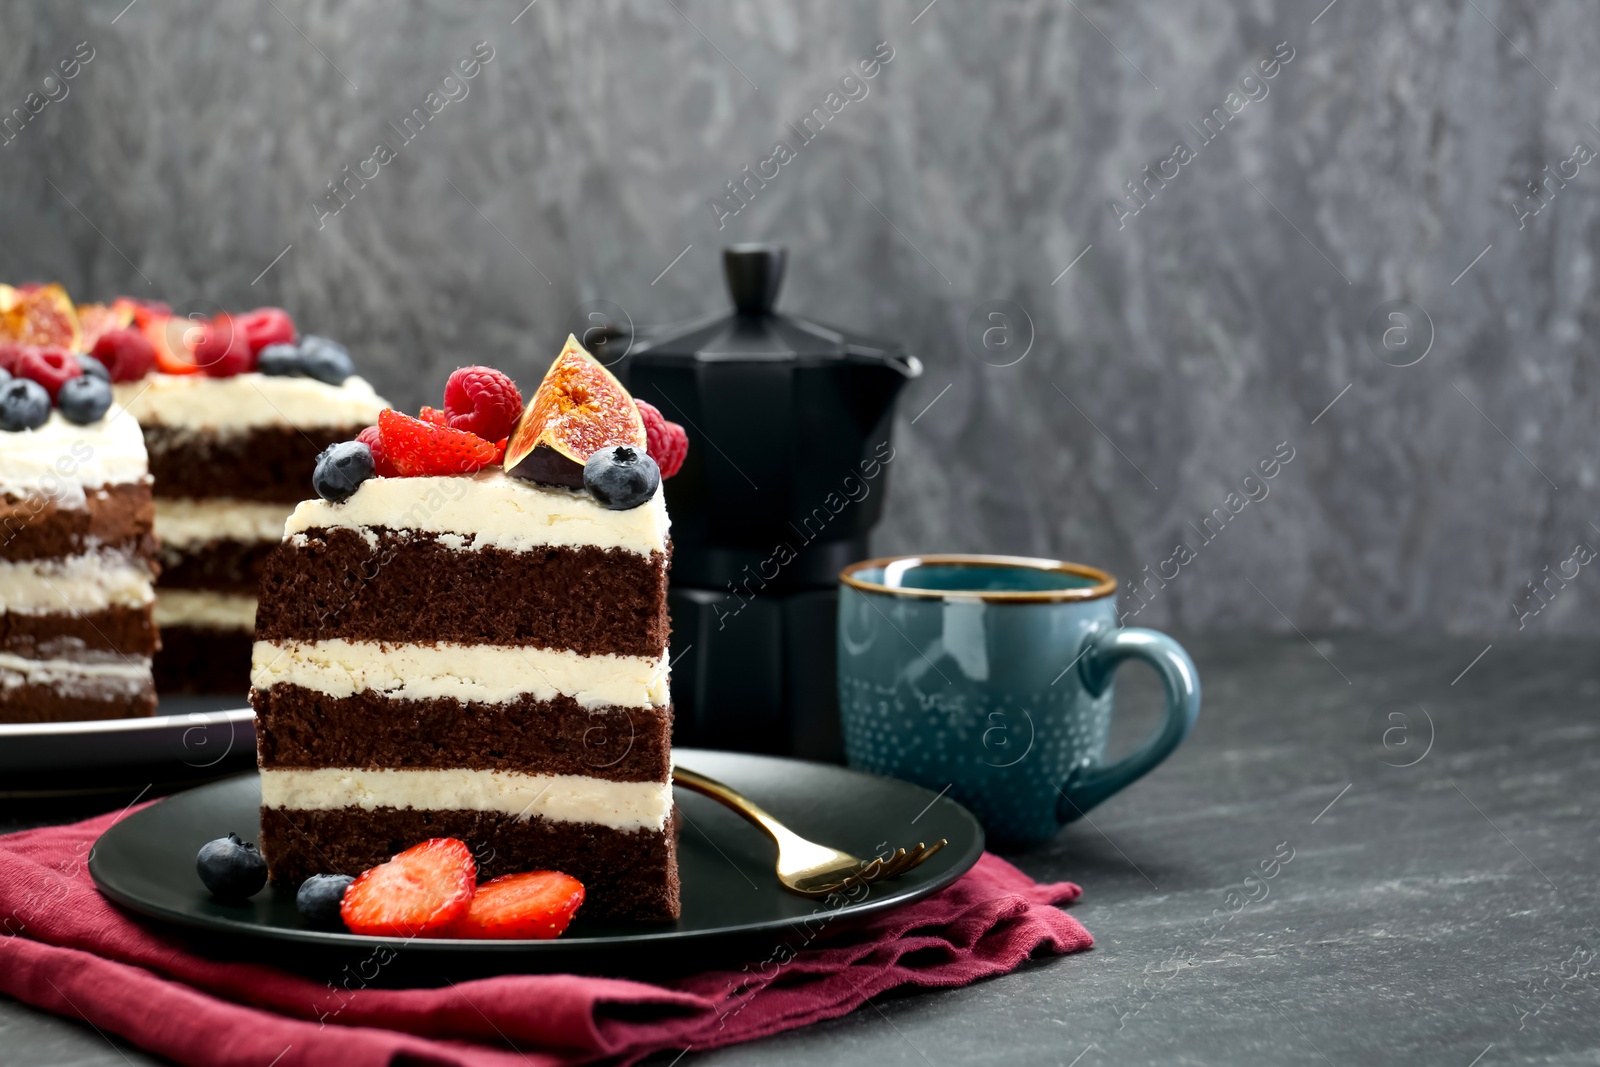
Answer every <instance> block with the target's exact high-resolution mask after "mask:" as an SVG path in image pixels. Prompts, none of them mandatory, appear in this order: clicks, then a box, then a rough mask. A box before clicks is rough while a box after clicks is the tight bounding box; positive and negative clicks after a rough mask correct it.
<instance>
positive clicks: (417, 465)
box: [378, 408, 496, 478]
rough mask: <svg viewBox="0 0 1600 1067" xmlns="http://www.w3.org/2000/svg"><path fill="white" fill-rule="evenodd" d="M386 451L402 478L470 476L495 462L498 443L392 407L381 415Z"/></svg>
mask: <svg viewBox="0 0 1600 1067" xmlns="http://www.w3.org/2000/svg"><path fill="white" fill-rule="evenodd" d="M378 435H379V437H380V438H381V439H382V441H383V452H384V455H385V456H387V457H388V460H389V462H390V463H391V464H392V465H393V466H394V469H395V472H396V473H397V474H399V476H400V477H402V478H422V477H430V476H439V475H448V474H470V473H472V472H473V471H476V470H482V469H483V468H484V467H487V466H488V465H489V464H491V463H493V462H494V460H495V452H496V449H495V444H494V442H493V441H485V440H484V439H483V438H481V437H479V436H478V435H477V434H472V433H468V432H467V431H465V430H453V429H451V428H450V427H448V426H434V425H432V424H431V423H426V422H423V421H422V420H421V419H414V418H412V417H411V416H410V415H402V414H401V413H400V412H398V411H396V410H394V409H393V408H384V409H383V410H382V411H380V412H379V413H378Z"/></svg>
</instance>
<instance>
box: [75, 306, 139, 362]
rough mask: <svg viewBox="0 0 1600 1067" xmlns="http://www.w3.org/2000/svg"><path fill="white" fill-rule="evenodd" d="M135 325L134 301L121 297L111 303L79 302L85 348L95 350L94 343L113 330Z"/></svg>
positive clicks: (88, 350) (79, 322)
mask: <svg viewBox="0 0 1600 1067" xmlns="http://www.w3.org/2000/svg"><path fill="white" fill-rule="evenodd" d="M132 325H133V301H131V300H128V299H126V298H123V297H119V298H118V299H116V300H115V301H113V302H112V303H110V304H79V305H78V326H79V328H80V329H81V330H82V331H83V350H84V351H85V352H93V351H94V344H95V342H96V341H98V340H100V338H102V337H104V336H105V335H106V334H108V333H110V332H111V331H113V330H125V329H127V328H128V327H129V326H132Z"/></svg>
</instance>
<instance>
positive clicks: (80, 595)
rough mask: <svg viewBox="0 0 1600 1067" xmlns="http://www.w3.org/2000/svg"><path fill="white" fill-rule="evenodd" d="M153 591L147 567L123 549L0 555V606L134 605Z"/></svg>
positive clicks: (40, 611) (37, 611)
mask: <svg viewBox="0 0 1600 1067" xmlns="http://www.w3.org/2000/svg"><path fill="white" fill-rule="evenodd" d="M154 598H155V593H154V591H153V590H152V589H151V586H150V571H149V569H148V568H147V567H146V566H145V565H144V564H143V563H140V562H138V561H137V560H135V559H134V558H133V557H131V556H129V555H127V554H126V553H123V552H110V551H100V552H85V553H83V554H82V555H78V556H55V557H52V558H49V559H30V560H0V610H3V611H14V612H18V613H20V614H24V615H44V614H51V613H58V612H66V611H83V612H87V611H104V610H105V609H107V608H111V607H119V608H138V607H143V606H144V605H146V604H148V603H150V601H151V600H153V599H154Z"/></svg>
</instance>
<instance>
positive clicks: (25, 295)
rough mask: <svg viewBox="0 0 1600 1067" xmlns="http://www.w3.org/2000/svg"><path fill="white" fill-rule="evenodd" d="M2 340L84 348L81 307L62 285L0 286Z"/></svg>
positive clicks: (43, 345) (69, 349)
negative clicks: (79, 324) (74, 302)
mask: <svg viewBox="0 0 1600 1067" xmlns="http://www.w3.org/2000/svg"><path fill="white" fill-rule="evenodd" d="M0 341H15V342H17V343H18V344H24V345H36V346H39V347H45V346H55V347H59V348H64V349H66V350H67V351H68V352H78V351H81V350H82V349H83V331H82V330H81V329H79V327H78V310H77V308H75V307H73V305H72V298H71V297H69V296H68V295H67V291H66V290H65V289H63V288H61V286H59V285H54V284H52V285H37V286H33V285H24V286H21V287H19V288H16V289H13V288H11V287H10V286H9V285H8V286H3V287H0Z"/></svg>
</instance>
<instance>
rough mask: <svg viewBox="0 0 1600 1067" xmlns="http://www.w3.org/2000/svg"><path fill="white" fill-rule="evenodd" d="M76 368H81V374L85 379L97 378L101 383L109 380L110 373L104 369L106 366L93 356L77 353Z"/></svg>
mask: <svg viewBox="0 0 1600 1067" xmlns="http://www.w3.org/2000/svg"><path fill="white" fill-rule="evenodd" d="M78 366H80V367H82V368H83V373H84V375H85V376H86V377H89V378H99V379H100V380H101V381H102V382H109V381H110V380H111V372H110V371H109V370H107V369H106V365H105V364H104V363H101V362H100V361H99V360H98V359H95V358H94V357H93V356H86V355H84V354H83V353H82V352H79V353H78Z"/></svg>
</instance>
